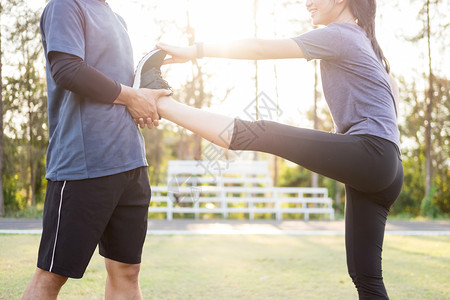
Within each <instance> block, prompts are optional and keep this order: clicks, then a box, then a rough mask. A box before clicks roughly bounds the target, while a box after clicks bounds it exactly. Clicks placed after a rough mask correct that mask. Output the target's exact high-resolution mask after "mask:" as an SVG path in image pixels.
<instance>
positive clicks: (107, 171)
mask: <svg viewBox="0 0 450 300" xmlns="http://www.w3.org/2000/svg"><path fill="white" fill-rule="evenodd" d="M41 34H42V42H43V46H44V50H45V55H46V57H47V55H48V53H50V52H51V51H59V52H65V53H68V54H72V55H76V56H78V57H80V58H82V59H83V60H84V61H85V62H86V63H87V64H88V65H90V66H92V67H94V68H96V69H98V70H99V71H101V72H103V73H104V74H105V75H106V76H108V77H110V78H111V79H114V80H116V81H118V82H120V83H122V84H124V85H128V86H130V85H131V84H132V81H133V75H134V63H133V53H132V48H131V43H130V40H129V36H128V33H127V30H126V27H125V23H124V21H123V19H122V18H120V17H119V16H118V15H116V14H115V13H114V12H113V11H112V10H111V8H110V7H109V6H108V4H106V3H105V2H102V1H99V0H52V1H50V2H49V3H48V4H47V6H46V8H45V9H44V12H43V14H42V17H41ZM47 90H48V122H49V147H48V151H47V174H46V178H47V179H49V180H53V181H62V180H80V179H86V178H95V177H102V176H107V175H112V174H117V173H121V172H125V171H129V170H132V169H135V168H138V167H142V166H147V160H146V158H145V148H144V139H143V137H142V134H141V132H140V131H139V129H138V128H137V126H136V124H135V123H134V122H133V119H132V117H131V115H130V114H129V113H128V111H127V109H126V107H125V106H123V105H114V104H104V103H99V102H94V101H92V100H90V99H86V98H84V97H82V96H80V95H78V94H75V93H72V92H70V91H68V90H65V89H63V88H61V87H59V86H58V85H57V84H56V83H55V82H54V80H53V78H52V75H51V72H50V66H49V64H48V59H47Z"/></svg>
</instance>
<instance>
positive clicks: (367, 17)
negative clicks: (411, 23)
mask: <svg viewBox="0 0 450 300" xmlns="http://www.w3.org/2000/svg"><path fill="white" fill-rule="evenodd" d="M347 5H348V6H349V8H350V12H351V13H352V14H353V16H354V17H355V18H356V20H357V22H358V25H359V26H360V27H361V28H362V29H364V31H365V32H366V34H367V37H368V38H369V39H370V41H371V42H372V48H373V50H374V51H375V54H376V55H377V56H378V58H379V59H380V61H382V63H383V64H384V68H385V69H386V71H387V72H388V73H390V67H389V62H388V60H387V59H386V57H384V54H383V50H381V47H380V45H379V44H378V42H377V38H376V37H375V15H376V11H377V4H376V0H347Z"/></svg>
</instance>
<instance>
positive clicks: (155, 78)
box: [133, 49, 172, 90]
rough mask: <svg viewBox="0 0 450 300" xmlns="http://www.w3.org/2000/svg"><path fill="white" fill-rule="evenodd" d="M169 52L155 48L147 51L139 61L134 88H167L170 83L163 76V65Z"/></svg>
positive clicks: (169, 88)
mask: <svg viewBox="0 0 450 300" xmlns="http://www.w3.org/2000/svg"><path fill="white" fill-rule="evenodd" d="M166 55H167V52H166V51H164V50H161V49H155V50H152V51H150V52H149V53H147V54H146V55H145V56H144V57H143V58H142V59H141V61H140V62H139V64H138V66H137V68H136V72H135V74H134V82H133V88H135V89H138V88H147V89H166V90H171V89H172V88H171V87H170V85H169V84H168V83H167V81H165V80H164V79H163V78H162V77H161V70H160V68H161V65H162V63H163V61H164V58H165V57H166Z"/></svg>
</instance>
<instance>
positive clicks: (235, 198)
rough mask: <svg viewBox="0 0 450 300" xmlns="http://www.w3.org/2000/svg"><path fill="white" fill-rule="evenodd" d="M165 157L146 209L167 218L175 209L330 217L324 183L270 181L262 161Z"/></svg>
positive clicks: (225, 214)
mask: <svg viewBox="0 0 450 300" xmlns="http://www.w3.org/2000/svg"><path fill="white" fill-rule="evenodd" d="M214 164H215V165H214V166H212V165H211V162H209V161H170V162H169V166H168V185H167V186H156V187H152V203H151V206H150V208H149V211H150V212H154V213H165V214H166V218H167V219H168V220H172V219H173V217H174V214H176V213H191V214H193V215H194V216H195V218H199V217H200V215H201V214H220V215H222V217H224V218H227V217H229V215H230V214H233V213H244V214H248V218H249V219H250V220H253V219H254V218H255V215H257V214H273V215H274V216H275V218H276V219H277V220H282V219H283V215H285V214H302V215H303V218H304V219H305V220H308V219H309V216H310V214H318V215H327V216H328V218H329V219H330V220H333V219H334V209H333V206H332V200H331V199H330V198H329V197H328V190H327V189H326V188H306V187H301V188H296V187H273V185H272V180H271V177H270V173H269V167H268V163H267V162H266V161H236V162H231V163H230V162H226V161H215V162H214Z"/></svg>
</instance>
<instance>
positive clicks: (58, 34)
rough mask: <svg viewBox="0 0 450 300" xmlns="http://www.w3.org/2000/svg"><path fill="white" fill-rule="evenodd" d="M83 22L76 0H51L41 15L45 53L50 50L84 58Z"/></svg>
mask: <svg viewBox="0 0 450 300" xmlns="http://www.w3.org/2000/svg"><path fill="white" fill-rule="evenodd" d="M84 27H85V22H84V17H83V10H82V9H81V7H80V3H79V2H78V1H76V0H56V1H55V0H53V1H51V2H50V3H49V4H48V5H47V7H46V8H45V10H44V12H43V14H42V17H41V32H42V41H43V43H44V44H45V45H46V47H45V49H46V52H47V53H46V54H48V53H49V52H51V51H58V52H64V53H68V54H72V55H76V56H78V57H80V58H81V59H83V60H84V58H85V57H84V56H85V36H84V32H85V28H84Z"/></svg>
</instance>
